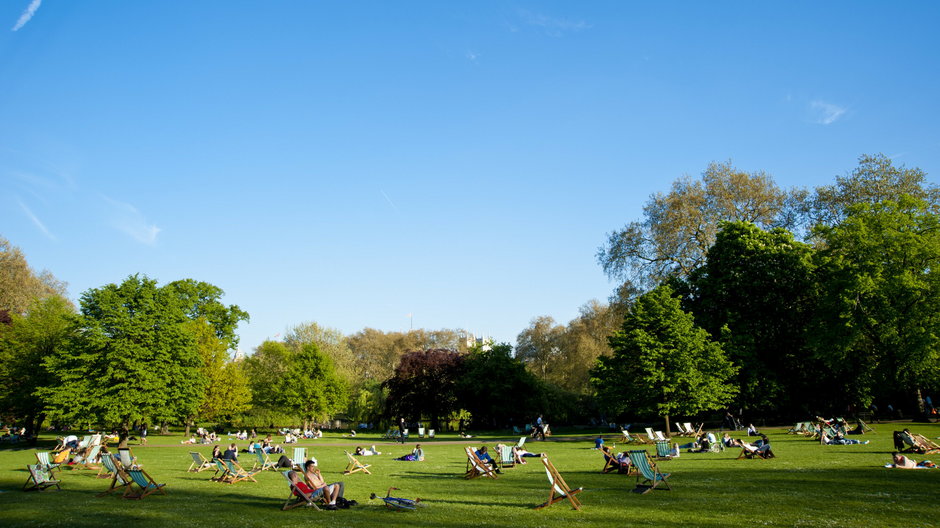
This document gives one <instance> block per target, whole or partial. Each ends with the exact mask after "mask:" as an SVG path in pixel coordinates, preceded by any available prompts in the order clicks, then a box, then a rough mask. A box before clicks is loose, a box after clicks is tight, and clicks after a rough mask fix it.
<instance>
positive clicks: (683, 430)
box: [674, 422, 691, 436]
mask: <svg viewBox="0 0 940 528" xmlns="http://www.w3.org/2000/svg"><path fill="white" fill-rule="evenodd" d="M674 425H675V426H676V433H678V434H679V436H689V435H690V434H691V433H690V432H689V431H687V430H686V428H685V426H683V425H682V423H681V422H676V423H675V424H674Z"/></svg>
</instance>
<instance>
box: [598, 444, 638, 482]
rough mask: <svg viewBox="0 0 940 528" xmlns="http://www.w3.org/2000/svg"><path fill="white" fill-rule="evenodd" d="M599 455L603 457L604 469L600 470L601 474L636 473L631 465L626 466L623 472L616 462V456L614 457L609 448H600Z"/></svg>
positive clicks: (618, 462) (617, 461)
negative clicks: (614, 472)
mask: <svg viewBox="0 0 940 528" xmlns="http://www.w3.org/2000/svg"><path fill="white" fill-rule="evenodd" d="M601 453H602V454H603V455H604V468H603V469H601V473H610V472H611V471H616V472H617V473H625V474H627V475H631V474H633V473H636V471H635V470H634V468H633V465H632V464H631V465H629V466H627V469H626V470H625V469H624V468H623V466H622V465H620V461H619V460H617V455H615V454H614V452H613V451H611V450H610V448H609V447H607V446H601Z"/></svg>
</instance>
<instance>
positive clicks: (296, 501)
mask: <svg viewBox="0 0 940 528" xmlns="http://www.w3.org/2000/svg"><path fill="white" fill-rule="evenodd" d="M288 473H290V470H288V471H282V472H281V475H284V479H285V480H287V484H288V486H290V495H288V496H287V501H286V502H285V503H284V506H281V510H283V511H286V510H291V509H294V508H296V507H298V506H307V507H311V508H313V509H314V510H319V509H320V507H319V506H317V504H316V503H317V501H320V500H324V497H323V491H322V490H317V491H314V492H313V493H304V492H303V491H302V490H301V489H300V488H298V487H297V486H296V485H294V483H293V482H291V481H290V477H288V476H287V474H288Z"/></svg>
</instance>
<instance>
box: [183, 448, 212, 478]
mask: <svg viewBox="0 0 940 528" xmlns="http://www.w3.org/2000/svg"><path fill="white" fill-rule="evenodd" d="M189 456H190V457H192V459H193V463H192V464H190V465H189V469H187V470H186V471H189V472H191V473H199V472H200V471H204V470H206V469H212V468H214V467H215V464H213V463H212V461H211V460H209V459H208V458H206V457H204V456H202V453H197V452H196V451H190V452H189Z"/></svg>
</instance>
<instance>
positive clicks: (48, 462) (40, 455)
mask: <svg viewBox="0 0 940 528" xmlns="http://www.w3.org/2000/svg"><path fill="white" fill-rule="evenodd" d="M36 460H37V461H38V462H39V465H40V466H41V467H42V468H43V469H45V470H46V471H48V472H49V476H50V477H51V476H54V475H55V471H56V470H59V471H62V470H61V469H59V466H61V465H62V464H56V463H55V462H53V461H52V458H51V456H50V454H49V452H48V451H37V452H36Z"/></svg>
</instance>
